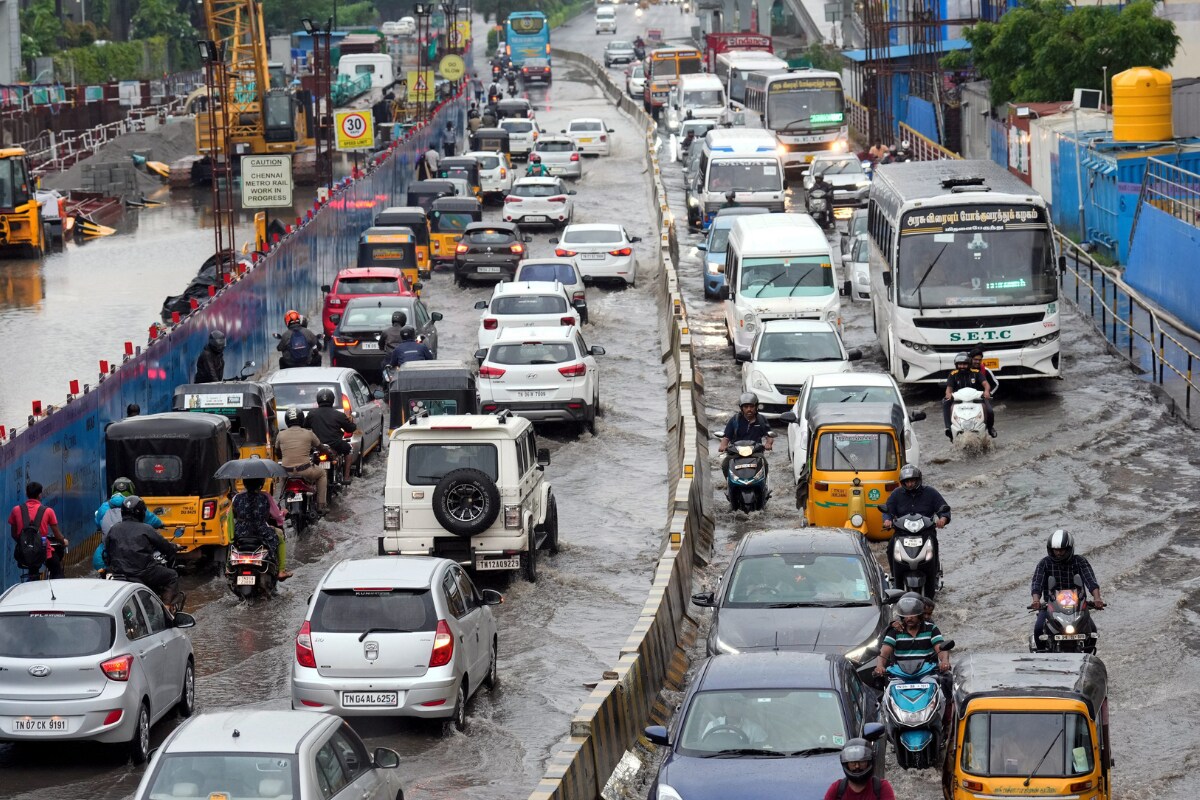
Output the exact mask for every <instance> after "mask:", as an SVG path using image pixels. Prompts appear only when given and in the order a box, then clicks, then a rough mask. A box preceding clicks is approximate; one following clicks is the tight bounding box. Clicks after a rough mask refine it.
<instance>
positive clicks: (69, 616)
mask: <svg viewBox="0 0 1200 800" xmlns="http://www.w3.org/2000/svg"><path fill="white" fill-rule="evenodd" d="M115 631H116V624H115V622H114V620H113V618H112V617H110V616H108V615H107V614H83V613H76V612H67V611H29V612H22V613H20V614H0V657H4V658H75V657H79V656H94V655H96V654H98V653H103V652H105V651H107V650H109V649H110V648H111V647H112V646H113V636H114V634H115Z"/></svg>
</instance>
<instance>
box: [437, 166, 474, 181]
mask: <svg viewBox="0 0 1200 800" xmlns="http://www.w3.org/2000/svg"><path fill="white" fill-rule="evenodd" d="M471 173H472V170H471V168H470V167H450V168H448V169H444V170H442V172H441V175H440V176H439V177H442V178H455V179H458V180H464V181H469V180H471V178H472V177H473V176H472V174H471Z"/></svg>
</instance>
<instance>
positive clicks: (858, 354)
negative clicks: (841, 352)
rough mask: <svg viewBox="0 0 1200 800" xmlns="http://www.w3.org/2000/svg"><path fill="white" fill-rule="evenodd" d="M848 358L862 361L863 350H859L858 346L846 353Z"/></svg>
mask: <svg viewBox="0 0 1200 800" xmlns="http://www.w3.org/2000/svg"><path fill="white" fill-rule="evenodd" d="M846 358H848V359H849V360H851V361H862V350H859V349H858V348H857V347H856V348H854V349H853V350H851V351H849V352H848V353H846Z"/></svg>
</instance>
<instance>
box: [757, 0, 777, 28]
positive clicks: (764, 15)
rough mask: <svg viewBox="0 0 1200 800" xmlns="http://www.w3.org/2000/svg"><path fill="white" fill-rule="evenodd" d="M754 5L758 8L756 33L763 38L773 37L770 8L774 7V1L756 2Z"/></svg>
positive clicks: (762, 0) (759, 0) (758, 0)
mask: <svg viewBox="0 0 1200 800" xmlns="http://www.w3.org/2000/svg"><path fill="white" fill-rule="evenodd" d="M756 5H757V6H758V32H759V33H761V34H763V35H765V36H773V35H774V31H772V30H771V8H772V7H773V6H774V5H775V0H756Z"/></svg>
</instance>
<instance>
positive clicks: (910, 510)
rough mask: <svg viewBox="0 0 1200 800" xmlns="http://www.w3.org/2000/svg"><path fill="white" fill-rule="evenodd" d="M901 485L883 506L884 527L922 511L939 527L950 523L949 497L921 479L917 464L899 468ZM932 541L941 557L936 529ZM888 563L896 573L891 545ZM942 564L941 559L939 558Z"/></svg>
mask: <svg viewBox="0 0 1200 800" xmlns="http://www.w3.org/2000/svg"><path fill="white" fill-rule="evenodd" d="M900 487H901V488H899V489H896V490H894V491H893V492H892V493H891V494H889V495H888V499H887V502H885V503H884V504H883V507H882V508H880V509H879V510H880V512H881V513H882V515H883V528H884V530H891V529H892V527H893V524H894V520H897V519H899V518H900V517H903V516H907V515H908V514H920V515H922V516H925V517H929V518H930V519H932V520H933V524H934V525H935V526H936V527H937V529H941V528H944V527H946V526H947V525H949V524H950V505H949V504H948V503H947V502H946V498H944V497H942V495H941V493H940V492H939V491H938V490H937V489H934V488H933V487H932V486H926V485H925V482H924V480H923V479H922V475H921V470H920V468H919V467H917V465H915V464H905V465H904V466H903V467H901V468H900ZM930 538H932V540H933V557H934V559H937V558H938V540H937V531H936V530H935V531H934V532H933V535H932V536H931V537H930ZM887 556H888V566H890V567H891V568H892V574H893V575H894V574H895V573H896V565H895V563H893V562H894V559H893V557H892V548H891V547H888V549H887ZM938 563H939V564H940V563H941V561H940V560H939V561H938Z"/></svg>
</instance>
